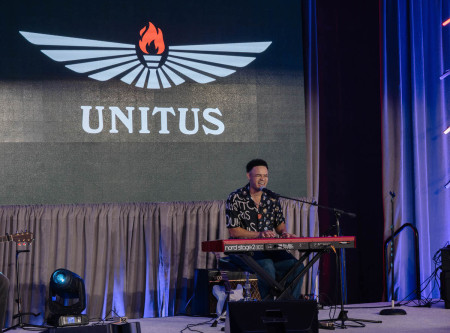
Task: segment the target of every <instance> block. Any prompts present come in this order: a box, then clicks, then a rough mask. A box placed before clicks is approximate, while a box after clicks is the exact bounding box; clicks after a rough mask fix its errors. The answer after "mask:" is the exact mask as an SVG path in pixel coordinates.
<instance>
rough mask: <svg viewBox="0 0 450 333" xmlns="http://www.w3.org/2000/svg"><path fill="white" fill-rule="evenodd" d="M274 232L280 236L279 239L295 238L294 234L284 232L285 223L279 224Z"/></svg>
mask: <svg viewBox="0 0 450 333" xmlns="http://www.w3.org/2000/svg"><path fill="white" fill-rule="evenodd" d="M275 231H276V232H277V234H278V235H280V237H281V238H292V237H297V236H296V235H294V234H290V233H289V232H287V230H286V223H284V222H283V223H281V224H279V225H278V226H277V227H276V228H275Z"/></svg>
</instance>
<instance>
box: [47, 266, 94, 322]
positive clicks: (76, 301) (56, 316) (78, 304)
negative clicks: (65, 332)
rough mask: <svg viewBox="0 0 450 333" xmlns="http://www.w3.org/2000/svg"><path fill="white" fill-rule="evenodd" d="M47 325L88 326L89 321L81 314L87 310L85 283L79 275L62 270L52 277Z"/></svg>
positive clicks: (54, 273)
mask: <svg viewBox="0 0 450 333" xmlns="http://www.w3.org/2000/svg"><path fill="white" fill-rule="evenodd" d="M48 305H49V310H50V315H49V317H48V318H47V323H48V324H50V325H53V326H76V325H86V324H88V323H89V320H88V318H87V316H86V315H82V314H81V312H82V311H83V310H84V309H85V308H86V291H85V287H84V281H83V279H82V278H81V277H79V276H78V275H77V274H75V273H73V272H71V271H69V270H67V269H64V268H60V269H57V270H56V271H54V272H53V273H52V275H51V277H50V284H49V292H48Z"/></svg>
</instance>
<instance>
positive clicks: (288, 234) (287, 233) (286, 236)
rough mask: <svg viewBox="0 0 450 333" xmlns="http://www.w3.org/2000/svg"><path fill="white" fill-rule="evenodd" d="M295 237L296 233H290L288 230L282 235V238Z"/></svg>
mask: <svg viewBox="0 0 450 333" xmlns="http://www.w3.org/2000/svg"><path fill="white" fill-rule="evenodd" d="M294 237H297V236H296V235H294V234H290V233H289V232H286V231H285V232H283V233H282V234H281V235H280V238H294Z"/></svg>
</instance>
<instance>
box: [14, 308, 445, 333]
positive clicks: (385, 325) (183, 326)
mask: <svg viewBox="0 0 450 333" xmlns="http://www.w3.org/2000/svg"><path fill="white" fill-rule="evenodd" d="M389 305H390V303H389V304H388V303H371V304H353V305H346V306H345V310H346V311H348V313H347V316H348V317H349V318H359V319H366V320H375V321H380V320H381V321H382V322H381V323H364V324H365V327H352V326H350V325H355V326H356V325H358V324H355V323H354V322H351V321H347V322H345V324H346V327H347V328H346V331H351V332H361V333H375V332H377V333H392V332H395V333H403V332H404V333H406V332H408V333H410V332H426V333H438V332H442V333H443V332H450V309H445V307H444V303H443V302H439V303H437V304H433V305H432V306H431V307H413V306H412V304H411V305H410V306H401V307H397V308H400V309H403V310H405V311H406V315H392V316H381V315H379V312H380V310H382V309H383V308H381V307H382V306H389ZM339 313H340V309H339V308H337V309H335V308H328V307H326V308H325V309H323V310H319V320H326V319H329V318H330V317H331V318H335V317H337V316H338V314H339ZM213 320H214V319H212V318H208V317H189V316H175V317H164V318H143V319H132V320H129V321H130V322H132V321H133V322H134V321H138V322H139V323H140V326H141V332H142V333H152V332H155V333H166V332H182V331H183V332H192V331H194V332H204V333H219V332H221V328H222V327H224V323H223V322H221V323H219V324H218V326H217V327H211V323H212V321H213ZM202 323H204V324H202ZM339 323H340V322H339ZM195 324H199V325H196V326H193V327H191V329H189V328H187V327H188V325H195ZM335 330H341V328H339V327H336V328H335ZM58 331H60V330H58ZM319 331H320V332H327V331H329V330H326V329H320V330H319ZM9 332H16V333H24V332H26V330H25V329H15V330H11V331H9ZM28 332H29V331H28ZM61 332H63V330H61Z"/></svg>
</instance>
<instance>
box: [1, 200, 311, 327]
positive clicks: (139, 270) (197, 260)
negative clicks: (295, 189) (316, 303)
mask: <svg viewBox="0 0 450 333" xmlns="http://www.w3.org/2000/svg"><path fill="white" fill-rule="evenodd" d="M281 204H282V208H283V211H284V214H285V216H286V218H287V221H288V223H287V226H288V230H289V232H292V233H296V234H297V235H300V236H314V230H315V228H316V227H315V225H316V221H315V217H314V213H311V211H313V210H311V209H310V208H311V207H310V206H309V205H307V204H302V203H297V202H293V201H289V200H282V202H281ZM0 226H1V228H0V234H1V235H4V234H6V233H9V234H12V233H15V232H16V231H17V230H19V231H20V230H29V231H31V232H33V233H34V237H35V240H34V241H33V243H32V244H31V245H30V246H29V250H30V252H25V253H20V254H19V257H18V258H19V267H20V276H19V280H20V283H21V289H20V292H21V298H22V299H23V304H22V311H23V312H29V311H31V312H35V313H38V312H40V313H41V315H40V316H38V317H37V318H32V317H31V319H30V320H31V322H32V323H36V324H40V323H42V322H43V321H44V318H45V317H44V313H45V310H46V303H47V297H48V284H49V281H50V275H51V274H52V272H54V271H55V270H56V269H58V268H67V269H69V270H71V271H73V272H75V273H76V274H78V275H80V276H81V277H82V278H83V279H84V281H85V284H86V293H87V311H86V314H87V315H88V316H89V318H91V319H95V318H105V317H106V316H107V315H109V313H110V311H111V310H113V311H115V312H116V313H117V314H118V315H120V316H127V317H129V318H141V317H158V316H172V315H175V314H178V313H184V312H185V311H186V310H187V311H188V310H189V309H186V305H187V304H188V300H189V299H190V298H191V296H192V289H193V278H194V272H195V269H196V268H213V267H214V255H213V254H206V253H203V252H202V251H201V242H202V241H205V240H215V239H224V238H228V231H227V230H226V227H225V201H210V202H173V203H126V204H93V205H57V206H50V205H48V206H40V205H32V206H0ZM16 249H18V247H17V245H16V244H15V243H14V242H10V243H7V242H5V243H2V244H0V254H1V255H0V271H2V272H3V273H4V274H5V275H6V276H7V277H9V279H10V282H11V288H10V293H9V303H8V313H7V325H8V326H10V325H12V324H13V322H12V315H13V312H14V313H16V312H17V311H16V307H15V303H14V299H15V298H16V297H17V296H16V295H15V288H16V283H15V281H16V273H15V264H16V258H15V256H16ZM311 280H312V278H311V275H310V274H309V275H308V276H307V277H306V278H305V279H304V286H303V293H305V292H309V290H310V289H311ZM14 323H16V322H14Z"/></svg>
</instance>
